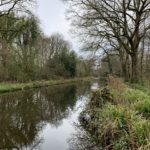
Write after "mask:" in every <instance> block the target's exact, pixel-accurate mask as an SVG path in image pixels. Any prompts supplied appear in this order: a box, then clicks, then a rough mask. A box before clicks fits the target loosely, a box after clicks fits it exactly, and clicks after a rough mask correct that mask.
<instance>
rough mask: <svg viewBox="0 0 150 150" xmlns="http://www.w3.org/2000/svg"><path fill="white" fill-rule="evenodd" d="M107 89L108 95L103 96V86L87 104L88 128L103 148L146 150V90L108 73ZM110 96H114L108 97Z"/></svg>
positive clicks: (149, 126)
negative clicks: (89, 119) (132, 86)
mask: <svg viewBox="0 0 150 150" xmlns="http://www.w3.org/2000/svg"><path fill="white" fill-rule="evenodd" d="M109 89H110V91H111V92H110V96H108V95H107V96H106V97H104V96H103V95H102V93H103V92H102V91H103V90H100V91H97V92H96V93H99V94H94V95H93V98H92V100H91V102H90V103H89V105H88V107H87V110H88V111H87V112H88V113H89V114H90V116H91V121H90V122H89V124H88V125H87V127H88V129H87V130H88V131H89V132H90V133H91V134H92V136H93V137H94V139H95V140H97V143H99V144H100V146H101V148H102V149H108V150H109V149H110V150H112V149H113V150H129V149H132V150H137V149H139V150H142V148H143V150H144V149H146V150H149V149H148V147H149V146H150V145H149V144H150V95H149V92H148V91H147V90H146V91H147V92H145V90H140V89H135V88H131V87H130V86H127V85H125V84H124V83H123V81H122V80H121V79H117V78H113V77H109ZM108 93H109V92H107V94H108ZM112 96H113V100H111V101H110V99H108V97H112ZM93 100H94V101H98V102H93ZM100 101H102V102H103V103H102V106H101V105H99V102H100Z"/></svg>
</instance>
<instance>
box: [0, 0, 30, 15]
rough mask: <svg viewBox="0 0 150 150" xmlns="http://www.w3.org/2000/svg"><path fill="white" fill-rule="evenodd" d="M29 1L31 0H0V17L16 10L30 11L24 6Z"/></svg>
mask: <svg viewBox="0 0 150 150" xmlns="http://www.w3.org/2000/svg"><path fill="white" fill-rule="evenodd" d="M31 2H33V0H0V17H2V16H5V15H9V14H10V13H12V12H17V11H22V12H23V11H24V12H28V13H31V12H30V11H29V9H27V8H26V7H27V6H28V4H31Z"/></svg>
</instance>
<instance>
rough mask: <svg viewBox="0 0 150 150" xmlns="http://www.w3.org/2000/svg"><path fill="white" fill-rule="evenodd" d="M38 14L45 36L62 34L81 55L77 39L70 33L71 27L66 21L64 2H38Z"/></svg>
mask: <svg viewBox="0 0 150 150" xmlns="http://www.w3.org/2000/svg"><path fill="white" fill-rule="evenodd" d="M37 2H38V6H37V9H36V11H37V12H36V14H37V15H38V18H39V19H40V26H41V28H42V30H43V32H44V33H45V35H47V36H50V35H51V34H53V33H57V32H59V33H61V34H63V35H64V38H65V39H66V40H68V41H70V42H71V43H72V47H73V49H74V50H75V51H76V52H78V53H79V47H78V44H79V43H77V39H75V38H73V35H72V34H71V33H70V31H69V30H70V29H71V25H70V23H69V21H68V20H67V19H66V15H65V12H66V6H65V4H64V3H63V2H62V0H37Z"/></svg>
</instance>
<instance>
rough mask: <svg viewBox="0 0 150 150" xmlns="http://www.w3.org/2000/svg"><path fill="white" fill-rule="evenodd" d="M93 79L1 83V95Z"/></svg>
mask: <svg viewBox="0 0 150 150" xmlns="http://www.w3.org/2000/svg"><path fill="white" fill-rule="evenodd" d="M91 79H92V77H85V78H73V79H61V80H48V81H44V80H43V81H34V82H29V83H0V93H6V92H13V91H19V90H27V89H32V88H39V87H46V86H52V85H59V84H67V83H73V82H80V81H88V80H91Z"/></svg>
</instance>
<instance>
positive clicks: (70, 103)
mask: <svg viewBox="0 0 150 150" xmlns="http://www.w3.org/2000/svg"><path fill="white" fill-rule="evenodd" d="M83 89H84V88H83ZM83 89H82V88H81V90H83ZM77 90H78V91H77ZM84 90H85V89H84ZM80 93H82V92H81V91H80V90H79V89H78V88H76V85H68V86H56V87H53V88H42V89H39V90H31V91H24V92H16V93H11V94H6V95H2V96H0V149H13V148H14V149H19V150H20V149H23V148H25V147H26V148H29V149H30V150H31V149H36V147H37V146H38V145H39V144H40V143H41V142H42V139H39V137H38V133H39V131H41V130H42V128H43V127H44V125H45V124H46V123H50V124H51V125H53V126H55V127H58V126H59V125H61V123H62V119H63V118H66V117H68V115H69V110H72V109H73V107H74V105H75V103H76V100H77V98H76V97H77V96H80Z"/></svg>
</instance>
